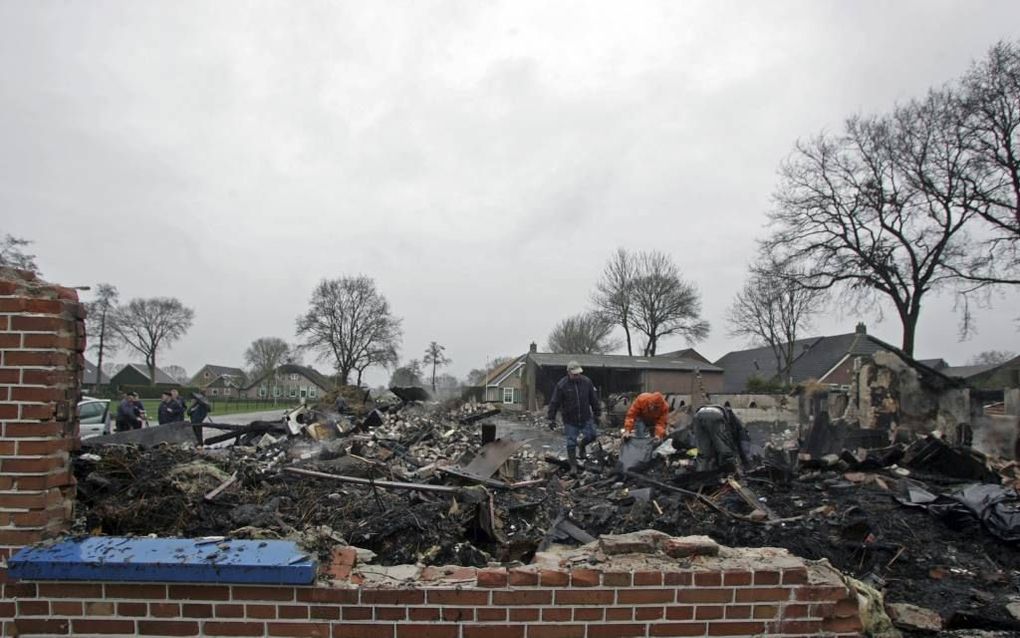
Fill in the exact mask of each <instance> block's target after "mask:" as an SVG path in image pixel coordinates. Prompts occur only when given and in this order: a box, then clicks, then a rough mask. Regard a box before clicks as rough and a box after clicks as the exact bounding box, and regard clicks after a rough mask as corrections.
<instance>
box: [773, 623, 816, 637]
mask: <svg viewBox="0 0 1020 638" xmlns="http://www.w3.org/2000/svg"><path fill="white" fill-rule="evenodd" d="M821 630H822V621H820V620H784V621H783V622H782V623H780V625H779V631H780V632H782V633H784V634H817V633H820V632H821Z"/></svg>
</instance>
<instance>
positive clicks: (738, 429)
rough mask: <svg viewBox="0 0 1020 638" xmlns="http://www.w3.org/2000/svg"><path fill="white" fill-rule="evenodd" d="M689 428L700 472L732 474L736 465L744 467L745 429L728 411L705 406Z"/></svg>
mask: <svg viewBox="0 0 1020 638" xmlns="http://www.w3.org/2000/svg"><path fill="white" fill-rule="evenodd" d="M692 429H693V430H694V435H695V436H696V437H697V442H698V457H699V458H700V459H701V462H702V466H703V468H704V469H706V470H709V469H721V470H723V471H726V472H733V471H735V470H736V469H737V463H738V462H739V463H740V465H743V466H745V467H746V466H747V464H748V455H747V447H748V443H749V439H748V436H747V430H746V429H744V424H743V423H741V421H740V419H739V418H738V417H737V415H736V414H734V413H733V410H732V409H730V408H729V407H726V406H718V405H706V406H704V407H702V408H700V409H698V411H697V412H695V413H694V422H693V424H692Z"/></svg>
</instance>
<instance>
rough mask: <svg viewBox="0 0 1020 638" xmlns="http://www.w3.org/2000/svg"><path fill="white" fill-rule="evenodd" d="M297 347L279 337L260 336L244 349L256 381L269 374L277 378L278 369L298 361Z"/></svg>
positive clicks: (251, 375) (252, 376)
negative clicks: (296, 357)
mask: <svg viewBox="0 0 1020 638" xmlns="http://www.w3.org/2000/svg"><path fill="white" fill-rule="evenodd" d="M295 350H296V349H295V348H294V347H293V346H291V345H290V344H289V343H287V342H286V341H284V340H283V339H281V338H279V337H259V338H258V339H256V340H254V341H252V342H251V344H250V345H249V346H248V348H247V349H246V350H245V351H244V362H245V364H247V365H248V369H249V371H250V372H249V376H250V377H251V379H252V380H253V381H254V380H256V379H261V378H262V377H263V376H266V375H268V376H269V379H270V380H271V381H275V380H276V370H277V368H279V367H280V366H281V365H283V364H285V363H296V361H295V356H294V353H295Z"/></svg>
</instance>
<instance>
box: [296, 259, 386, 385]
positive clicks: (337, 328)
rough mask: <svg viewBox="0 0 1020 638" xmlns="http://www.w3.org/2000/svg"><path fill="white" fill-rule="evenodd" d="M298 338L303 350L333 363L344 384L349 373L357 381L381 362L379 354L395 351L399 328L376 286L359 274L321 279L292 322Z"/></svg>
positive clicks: (348, 377) (347, 380)
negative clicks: (295, 319)
mask: <svg viewBox="0 0 1020 638" xmlns="http://www.w3.org/2000/svg"><path fill="white" fill-rule="evenodd" d="M297 334H298V336H301V337H304V347H305V348H308V349H310V350H313V351H315V352H317V353H318V356H319V359H320V360H329V361H331V362H332V364H333V365H334V367H335V369H336V371H337V379H338V381H339V382H340V383H341V384H343V385H347V384H348V383H349V380H350V376H351V372H353V371H357V372H358V375H359V380H360V375H361V372H362V371H363V370H364V369H365V368H366V367H368V366H369V365H374V364H376V363H378V362H379V361H380V360H379V359H378V357H379V352H381V351H387V350H388V349H390V348H392V350H393V352H394V353H395V352H396V349H397V346H398V345H399V343H400V337H401V329H400V320H399V319H397V318H396V317H394V316H393V315H392V313H391V312H390V305H389V302H388V301H386V298H385V297H383V296H382V295H381V294H380V293H379V292H378V291H377V290H376V287H375V282H374V281H373V280H372V279H371V278H369V277H365V276H364V275H358V276H356V277H341V278H339V279H323V280H322V281H321V282H320V283H319V285H318V286H316V288H315V291H314V292H313V293H312V298H311V300H310V301H309V308H308V311H307V312H306V313H305V314H304V315H302V316H300V317H298V319H297ZM387 360H389V355H387Z"/></svg>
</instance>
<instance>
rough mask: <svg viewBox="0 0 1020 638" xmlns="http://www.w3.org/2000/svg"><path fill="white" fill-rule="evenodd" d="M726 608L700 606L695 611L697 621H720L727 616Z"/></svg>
mask: <svg viewBox="0 0 1020 638" xmlns="http://www.w3.org/2000/svg"><path fill="white" fill-rule="evenodd" d="M725 611H726V608H725V607H723V606H722V605H707V606H706V605H698V607H697V608H696V609H695V610H694V619H695V620H719V619H720V618H722V617H723V616H724V615H725Z"/></svg>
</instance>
